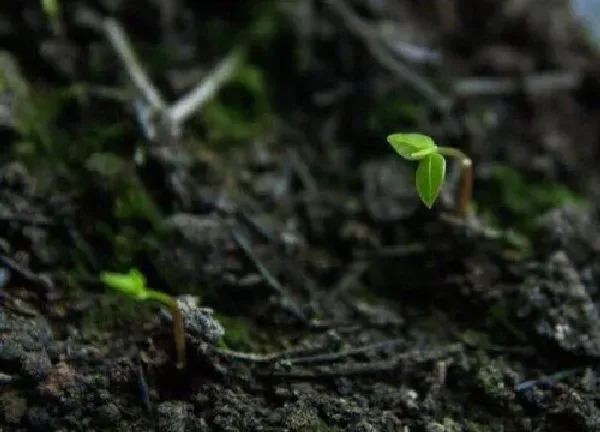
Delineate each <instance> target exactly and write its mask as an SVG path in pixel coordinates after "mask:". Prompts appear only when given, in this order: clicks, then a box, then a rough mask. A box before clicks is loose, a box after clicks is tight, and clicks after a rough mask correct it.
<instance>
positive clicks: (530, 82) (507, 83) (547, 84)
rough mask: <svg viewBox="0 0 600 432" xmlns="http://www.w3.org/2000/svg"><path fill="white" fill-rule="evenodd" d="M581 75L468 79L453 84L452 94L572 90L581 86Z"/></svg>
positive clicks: (552, 73)
mask: <svg viewBox="0 0 600 432" xmlns="http://www.w3.org/2000/svg"><path fill="white" fill-rule="evenodd" d="M582 79H583V77H582V74H581V73H579V72H576V71H558V72H546V73H538V74H532V75H528V76H526V77H524V78H522V79H513V78H493V77H490V78H487V77H469V78H462V79H459V80H457V81H456V82H455V84H454V88H453V93H454V95H455V96H458V97H460V98H468V97H475V96H495V95H504V94H509V93H515V92H518V91H521V90H523V91H525V92H526V93H528V94H534V93H545V92H552V91H560V90H573V89H574V88H576V87H577V86H579V85H580V84H581V81H582Z"/></svg>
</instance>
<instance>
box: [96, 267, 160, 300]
mask: <svg viewBox="0 0 600 432" xmlns="http://www.w3.org/2000/svg"><path fill="white" fill-rule="evenodd" d="M100 280H101V281H102V282H103V283H104V284H105V285H106V286H108V287H109V288H112V289H114V290H116V291H120V292H121V293H123V294H125V295H128V296H129V297H131V298H133V299H135V300H146V299H147V298H148V290H147V288H146V278H145V277H144V275H143V274H141V273H140V272H139V271H138V270H136V269H131V270H130V271H129V273H102V274H101V275H100Z"/></svg>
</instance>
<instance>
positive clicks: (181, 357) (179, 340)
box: [171, 301, 185, 369]
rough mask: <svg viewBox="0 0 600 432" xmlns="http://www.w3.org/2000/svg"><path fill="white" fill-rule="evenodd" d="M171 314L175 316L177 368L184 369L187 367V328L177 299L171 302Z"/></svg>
mask: <svg viewBox="0 0 600 432" xmlns="http://www.w3.org/2000/svg"><path fill="white" fill-rule="evenodd" d="M171 316H172V317H173V336H174V337H175V350H176V351H177V369H183V368H184V367H185V328H184V326H183V318H182V316H181V312H180V311H179V306H178V305H177V301H175V302H174V304H171Z"/></svg>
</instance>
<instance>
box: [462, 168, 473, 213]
mask: <svg viewBox="0 0 600 432" xmlns="http://www.w3.org/2000/svg"><path fill="white" fill-rule="evenodd" d="M472 194H473V163H472V162H471V159H469V158H464V159H463V160H462V162H461V171H460V187H459V189H458V214H459V216H460V217H461V218H462V219H465V218H466V217H467V212H468V210H469V204H470V203H471V196H472Z"/></svg>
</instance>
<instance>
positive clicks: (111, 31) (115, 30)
mask: <svg viewBox="0 0 600 432" xmlns="http://www.w3.org/2000/svg"><path fill="white" fill-rule="evenodd" d="M103 29H104V32H105V34H106V37H107V38H108V40H109V42H110V43H111V45H112V46H113V48H114V50H115V51H116V53H117V55H118V56H119V58H120V59H121V61H122V62H123V65H124V66H125V69H126V70H127V73H128V75H129V77H130V79H131V82H132V83H133V85H134V86H135V87H136V89H137V90H138V92H140V95H141V96H142V97H143V98H144V100H145V101H146V103H148V104H149V105H150V106H151V107H152V108H154V109H155V110H156V111H158V112H165V111H166V109H167V104H166V103H165V101H164V100H163V98H162V96H161V95H160V93H159V91H158V89H157V88H156V87H154V84H152V81H150V78H149V77H148V75H147V74H146V72H144V70H143V69H142V66H141V64H140V62H139V60H138V59H137V57H136V56H135V54H134V52H133V49H131V43H130V42H129V40H128V38H127V35H126V34H125V32H124V31H123V29H122V27H121V26H120V25H119V23H117V21H116V20H114V19H112V18H106V19H105V20H104V21H103Z"/></svg>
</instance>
